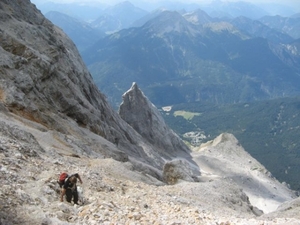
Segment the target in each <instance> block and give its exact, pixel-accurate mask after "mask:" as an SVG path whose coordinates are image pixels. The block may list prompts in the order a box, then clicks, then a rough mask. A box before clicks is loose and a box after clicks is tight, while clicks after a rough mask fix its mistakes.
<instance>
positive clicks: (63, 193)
mask: <svg viewBox="0 0 300 225" xmlns="http://www.w3.org/2000/svg"><path fill="white" fill-rule="evenodd" d="M65 194H66V189H64V188H62V189H61V194H60V201H61V202H63V201H64V195H65Z"/></svg>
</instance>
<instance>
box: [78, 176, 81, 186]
mask: <svg viewBox="0 0 300 225" xmlns="http://www.w3.org/2000/svg"><path fill="white" fill-rule="evenodd" d="M78 179H79V181H80V183H81V184H82V180H81V178H80V176H79V174H78Z"/></svg>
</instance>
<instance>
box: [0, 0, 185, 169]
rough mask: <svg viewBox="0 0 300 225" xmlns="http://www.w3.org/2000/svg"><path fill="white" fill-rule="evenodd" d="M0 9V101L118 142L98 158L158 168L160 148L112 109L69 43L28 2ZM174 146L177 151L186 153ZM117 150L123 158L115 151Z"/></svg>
mask: <svg viewBox="0 0 300 225" xmlns="http://www.w3.org/2000/svg"><path fill="white" fill-rule="evenodd" d="M0 6H1V7H0V10H1V12H0V13H1V21H0V23H1V33H0V39H1V47H2V48H1V49H0V51H1V55H2V60H1V73H0V79H1V83H0V93H1V95H0V97H1V98H0V99H1V101H0V103H1V104H3V105H4V106H5V108H7V109H8V110H9V111H10V112H13V113H14V114H16V115H20V116H22V117H24V118H27V119H29V120H31V121H35V122H38V123H40V124H42V125H44V126H46V127H47V128H48V129H54V130H58V131H60V132H62V133H64V134H70V133H72V130H73V129H75V128H71V127H70V124H69V120H70V119H71V120H72V122H74V123H76V124H77V125H78V127H81V128H86V129H88V130H90V131H92V132H93V133H95V134H97V135H100V136H101V137H103V138H105V139H106V140H108V141H110V142H112V143H115V142H116V141H118V146H117V147H118V149H117V148H115V150H109V151H102V152H101V154H104V155H106V156H113V157H115V158H118V159H119V158H124V157H125V156H124V154H123V153H126V154H127V155H128V156H130V157H133V158H137V159H139V160H140V159H142V161H143V162H145V163H146V164H151V166H153V167H154V168H157V169H161V168H162V167H163V163H164V161H163V159H162V157H161V156H160V155H159V154H158V153H159V152H161V149H158V148H157V146H154V145H151V144H149V143H148V144H147V143H144V142H145V141H144V140H143V137H141V136H140V135H139V134H138V133H136V132H135V131H134V130H133V129H132V128H131V127H130V126H128V124H127V123H125V122H124V121H123V120H122V119H121V118H120V117H119V115H118V114H117V113H116V112H115V111H113V110H112V108H111V107H110V105H108V103H107V101H106V99H105V96H104V95H103V94H101V93H100V92H99V90H98V89H97V87H96V86H95V84H94V83H93V80H92V77H91V75H90V73H89V72H88V70H87V68H86V67H85V65H84V64H83V62H82V60H81V58H80V56H79V53H78V51H77V49H76V47H75V45H74V44H73V43H72V42H71V41H70V39H69V38H68V37H67V36H66V35H65V34H64V33H63V32H62V31H61V30H60V29H59V28H57V27H56V26H54V25H53V24H52V23H50V22H49V21H48V20H47V19H45V18H44V17H43V16H42V14H41V13H40V12H39V11H38V10H37V9H36V8H35V6H34V5H32V4H30V1H29V0H26V1H18V3H16V2H11V1H2V2H1V3H0ZM24 12H26V13H24ZM172 147H173V146H172ZM174 147H176V150H177V151H178V152H180V151H186V149H187V148H186V147H185V146H184V145H181V146H174ZM180 148H182V149H180ZM119 150H121V151H122V152H123V153H122V154H123V155H122V157H119V156H118V153H116V152H118V151H119ZM89 151H92V150H89ZM98 152H99V151H98ZM112 152H114V153H112ZM120 154H121V153H120ZM125 158H126V157H125Z"/></svg>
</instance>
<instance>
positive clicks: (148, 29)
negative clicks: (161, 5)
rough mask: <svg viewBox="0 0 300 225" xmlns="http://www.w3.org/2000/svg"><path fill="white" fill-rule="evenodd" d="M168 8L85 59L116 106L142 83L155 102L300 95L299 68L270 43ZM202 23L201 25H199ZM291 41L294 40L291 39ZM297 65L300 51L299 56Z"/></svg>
mask: <svg viewBox="0 0 300 225" xmlns="http://www.w3.org/2000/svg"><path fill="white" fill-rule="evenodd" d="M186 18H187V19H188V20H187V19H185V18H184V17H183V16H182V15H180V14H179V13H177V12H170V11H163V12H162V13H161V14H160V15H159V16H157V17H156V18H154V19H152V20H150V21H148V22H147V23H146V24H145V25H144V26H142V27H140V28H131V29H127V30H122V31H120V32H118V33H115V34H113V35H111V36H108V37H105V38H103V39H101V40H99V42H97V43H96V44H95V45H94V46H92V47H91V48H90V49H87V50H86V51H85V52H83V53H82V56H83V58H84V60H85V62H86V64H87V65H88V68H89V70H90V71H91V73H92V75H93V77H94V79H95V82H96V84H97V86H98V87H99V88H100V89H101V90H102V91H103V92H104V93H105V94H106V95H107V96H108V100H109V101H110V102H112V103H113V104H114V105H119V102H120V100H119V96H120V95H121V94H122V93H123V92H125V91H126V90H127V87H128V86H130V85H131V83H132V82H137V83H138V84H139V85H140V87H141V88H142V89H143V91H144V92H145V94H146V95H147V96H148V97H149V99H150V100H151V101H152V102H154V103H155V104H156V105H161V106H164V105H171V104H178V103H183V102H195V101H200V102H205V101H207V102H213V103H216V104H222V103H234V102H245V101H253V100H258V99H268V98H275V97H280V96H291V95H295V94H299V92H300V89H299V83H300V78H299V76H298V73H299V66H298V68H297V66H295V65H297V64H294V65H293V66H291V65H290V64H288V63H287V61H290V55H289V54H288V55H285V54H278V51H276V50H275V49H276V48H282V47H279V46H280V45H281V44H280V45H275V46H273V45H271V44H270V43H269V42H268V40H267V39H264V38H261V37H251V36H250V34H249V33H248V34H245V32H243V31H241V30H239V29H238V28H236V27H235V26H233V25H232V24H230V23H228V22H225V21H216V22H213V19H211V21H212V22H209V20H210V19H209V16H207V15H205V14H204V13H203V12H201V11H198V12H197V13H194V14H190V15H186ZM199 21H200V22H199ZM286 41H287V40H286ZM292 58H293V61H294V62H297V60H294V59H297V58H298V59H299V54H298V53H296V54H295V55H293V56H292Z"/></svg>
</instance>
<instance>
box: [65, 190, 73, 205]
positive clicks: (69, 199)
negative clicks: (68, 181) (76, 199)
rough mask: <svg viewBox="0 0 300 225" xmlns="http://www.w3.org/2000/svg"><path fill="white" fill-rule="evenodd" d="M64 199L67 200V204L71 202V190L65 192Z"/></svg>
mask: <svg viewBox="0 0 300 225" xmlns="http://www.w3.org/2000/svg"><path fill="white" fill-rule="evenodd" d="M66 199H67V202H71V200H72V190H71V189H67V190H66Z"/></svg>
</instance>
